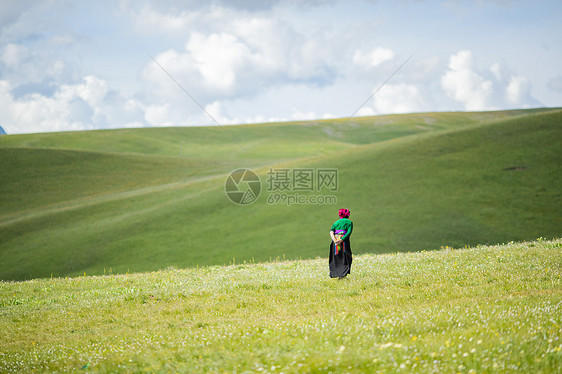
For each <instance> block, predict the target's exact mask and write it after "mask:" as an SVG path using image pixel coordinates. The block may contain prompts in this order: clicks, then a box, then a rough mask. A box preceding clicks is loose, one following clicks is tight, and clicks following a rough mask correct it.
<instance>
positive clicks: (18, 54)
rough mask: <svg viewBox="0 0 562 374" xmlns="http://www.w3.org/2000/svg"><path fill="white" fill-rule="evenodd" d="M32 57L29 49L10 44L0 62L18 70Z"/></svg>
mask: <svg viewBox="0 0 562 374" xmlns="http://www.w3.org/2000/svg"><path fill="white" fill-rule="evenodd" d="M29 56H30V52H29V49H28V48H27V47H25V46H23V45H18V44H12V43H10V44H8V45H6V46H5V47H4V51H3V52H2V55H1V56H0V61H1V62H2V63H4V65H6V67H8V68H10V69H17V68H18V67H19V65H20V64H21V63H22V62H23V61H24V60H26V59H27V58H28V57H29Z"/></svg>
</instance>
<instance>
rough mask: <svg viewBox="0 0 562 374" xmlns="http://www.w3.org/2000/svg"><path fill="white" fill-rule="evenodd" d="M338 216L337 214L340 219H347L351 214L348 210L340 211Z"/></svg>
mask: <svg viewBox="0 0 562 374" xmlns="http://www.w3.org/2000/svg"><path fill="white" fill-rule="evenodd" d="M338 214H339V216H340V218H349V215H350V214H351V212H350V211H349V210H348V209H340V211H339V212H338Z"/></svg>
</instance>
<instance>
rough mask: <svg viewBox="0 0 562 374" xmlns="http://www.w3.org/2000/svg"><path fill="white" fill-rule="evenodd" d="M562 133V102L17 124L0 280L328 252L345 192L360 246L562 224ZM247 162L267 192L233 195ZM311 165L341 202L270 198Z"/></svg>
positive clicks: (527, 235)
mask: <svg viewBox="0 0 562 374" xmlns="http://www.w3.org/2000/svg"><path fill="white" fill-rule="evenodd" d="M561 141H562V111H561V110H559V109H541V110H530V111H522V110H519V111H504V112H483V113H462V112H461V113H420V114H410V115H395V116H381V117H365V118H357V119H352V120H350V121H347V122H345V120H330V121H312V122H294V123H282V124H263V125H247V126H230V127H225V128H219V127H201V128H163V129H132V130H131V129H129V130H108V131H92V132H74V133H59V134H51V133H49V134H33V135H7V136H6V137H5V138H3V140H2V142H3V143H2V144H3V148H2V149H0V163H1V164H2V165H3V168H1V169H0V180H2V181H5V182H3V183H2V184H0V206H1V207H2V210H1V211H0V279H28V278H32V277H49V276H51V274H52V275H54V276H65V275H80V274H83V273H84V272H87V273H88V274H101V273H103V272H104V270H105V271H108V270H109V269H111V271H112V272H114V273H115V272H123V273H124V272H127V271H130V272H132V271H134V272H139V271H150V270H157V269H161V268H165V267H168V266H177V267H190V266H197V265H209V264H223V263H229V262H232V261H236V262H237V263H238V262H243V261H267V260H269V259H274V258H278V257H279V258H286V259H298V258H311V257H312V258H313V257H317V256H322V257H324V256H326V253H327V248H328V244H329V238H328V235H327V232H328V230H329V227H330V226H331V224H332V222H333V221H334V220H335V219H336V218H337V217H336V213H337V209H338V208H340V207H344V206H345V207H347V208H349V209H350V210H351V211H352V217H351V218H352V219H353V220H354V222H355V231H354V233H353V237H352V248H353V251H354V252H355V253H380V252H395V251H413V250H420V249H434V248H439V247H441V246H447V245H448V246H457V247H462V246H464V245H476V244H486V243H501V242H508V241H511V240H530V239H535V238H537V237H545V238H553V237H559V236H561V234H562V229H561V228H562V222H561V217H560V214H559V212H560V211H562V201H561V197H560V187H559V186H560V185H562V151H561V150H562V144H561ZM6 147H7V148H6ZM237 168H251V169H253V170H254V171H256V172H257V173H258V174H259V176H260V178H261V181H262V187H263V191H262V195H261V196H260V198H259V199H258V201H257V202H255V203H254V204H251V205H246V206H238V205H235V204H233V203H232V202H230V201H229V200H228V199H227V197H226V195H225V190H224V183H225V180H226V177H227V175H228V173H230V172H231V171H232V170H234V169H237ZM298 168H300V169H307V170H310V169H313V170H317V169H320V168H328V169H333V170H337V172H338V176H339V185H338V188H337V190H336V191H327V190H323V191H320V192H318V191H312V192H307V191H298V193H299V194H300V195H301V196H305V197H306V196H309V195H321V196H325V195H333V196H335V197H336V198H337V203H333V204H324V205H321V204H308V205H307V204H301V205H291V206H287V205H286V204H268V197H271V196H272V192H271V191H269V192H268V191H267V185H268V178H269V177H270V175H268V173H270V172H271V170H272V169H290V170H292V169H298ZM293 192H294V191H293ZM269 202H270V203H271V202H272V201H271V199H270V201H269Z"/></svg>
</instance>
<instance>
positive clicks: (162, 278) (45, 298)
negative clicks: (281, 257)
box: [0, 240, 562, 373]
mask: <svg viewBox="0 0 562 374" xmlns="http://www.w3.org/2000/svg"><path fill="white" fill-rule="evenodd" d="M561 264H562V241H561V240H555V241H543V240H540V241H536V242H530V243H510V244H508V245H502V246H491V247H488V246H480V247H477V248H469V249H462V250H450V249H446V250H442V251H432V252H417V253H407V254H404V253H402V254H400V253H395V254H386V255H361V256H356V258H355V263H354V265H353V268H352V274H351V275H350V276H349V277H348V278H347V279H345V280H342V281H338V280H336V279H330V278H328V276H327V263H326V260H325V259H316V260H306V261H294V262H281V263H262V264H245V265H236V266H227V267H217V266H212V267H203V268H197V269H194V268H193V269H185V270H177V269H168V270H165V271H159V272H151V273H146V274H127V275H111V276H101V277H77V278H70V279H42V280H33V281H27V282H0V372H2V373H19V372H28V373H34V372H37V373H42V372H82V371H83V372H100V373H103V372H108V373H110V372H111V373H115V372H122V373H133V372H180V373H184V372H189V373H207V372H212V373H215V372H225V371H226V372H258V371H260V372H271V373H274V372H275V373H279V372H283V373H309V372H329V371H332V372H350V373H353V372H369V373H375V372H398V371H404V372H412V373H416V372H419V373H428V372H439V373H452V372H461V373H474V372H477V373H481V372H487V373H494V372H502V373H506V372H507V373H509V372H522V373H559V372H560V368H561V367H562V327H561V325H562V320H561V319H560V316H562V287H561V276H562V268H561Z"/></svg>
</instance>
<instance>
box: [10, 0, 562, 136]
mask: <svg viewBox="0 0 562 374" xmlns="http://www.w3.org/2000/svg"><path fill="white" fill-rule="evenodd" d="M561 4H562V3H560V2H559V1H552V0H551V1H547V0H534V1H527V0H496V1H483V0H482V1H476V0H475V1H468V0H456V1H454V0H448V1H445V0H442V1H430V0H427V1H424V0H394V1H386V0H369V1H368V0H364V1H358V0H355V1H343V0H341V1H338V0H308V1H307V0H301V1H299V0H287V1H251V0H239V1H226V0H223V1H221V0H216V1H198V0H186V1H174V0H162V1H156V0H154V1H151V0H144V1H143V0H140V1H132V0H121V1H103V0H102V1H66V0H64V1H63V0H59V1H57V0H45V1H35V0H20V1H7V2H2V4H1V5H0V126H2V127H3V128H4V129H5V130H6V131H7V132H8V133H12V134H13V133H33V132H48V131H68V130H89V129H104V128H121V127H145V126H194V125H212V124H216V123H215V120H216V122H218V123H219V124H221V125H229V124H238V123H255V122H267V121H285V120H297V119H321V118H333V117H348V116H350V115H351V114H353V113H354V112H355V111H358V112H357V115H376V114H388V113H408V112H425V111H453V110H496V109H511V108H531V107H542V106H547V107H557V106H562V63H561V62H562V26H561V24H560V19H562V5H561ZM410 56H412V57H411V59H410V60H408V62H407V63H406V64H405V65H404V66H403V67H402V68H401V69H400V70H399V71H398V73H397V74H396V75H394V76H393V77H392V79H391V80H390V81H389V82H388V83H387V84H386V85H385V86H384V87H382V88H381V89H380V90H379V91H378V92H377V93H376V95H374V96H373V97H372V98H370V99H369V100H367V102H365V100H366V99H367V98H369V97H370V96H371V95H372V94H373V93H374V92H375V90H377V88H379V87H380V86H381V84H382V83H383V82H384V81H385V80H386V79H387V78H388V77H389V76H391V75H392V74H393V73H394V72H396V70H397V69H398V68H399V66H400V65H401V64H403V63H404V61H406V60H407V59H408V58H409V57H410ZM153 58H154V59H155V60H156V61H157V62H158V64H160V65H161V66H162V67H163V68H164V69H165V70H166V71H163V70H162V68H161V67H160V66H159V65H158V64H156V63H155V61H154V60H153ZM168 74H170V75H171V76H173V77H174V79H175V80H177V82H179V83H180V84H181V86H182V87H183V88H184V89H185V90H187V91H188V92H189V94H191V95H192V96H193V97H194V98H195V99H196V100H197V103H195V102H193V100H192V99H191V98H190V97H189V96H188V95H187V94H186V93H185V92H184V91H183V90H182V89H181V88H180V87H178V85H177V84H176V82H174V80H172V79H171V78H170V77H169V76H168ZM364 102H365V105H363V106H361V104H362V103H364ZM201 106H202V107H203V108H205V110H202V109H201ZM206 112H207V113H208V114H210V115H211V116H212V117H213V118H214V120H213V119H212V118H211V117H209V115H208V114H207V113H206Z"/></svg>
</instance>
